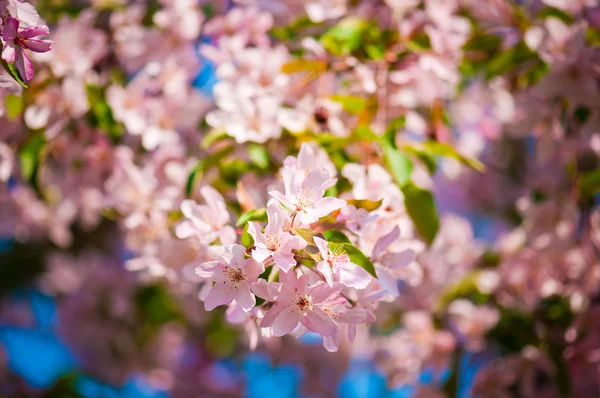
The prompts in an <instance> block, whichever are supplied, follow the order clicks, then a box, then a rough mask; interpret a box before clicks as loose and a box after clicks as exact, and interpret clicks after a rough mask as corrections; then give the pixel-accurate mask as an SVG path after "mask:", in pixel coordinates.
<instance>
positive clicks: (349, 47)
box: [321, 17, 368, 55]
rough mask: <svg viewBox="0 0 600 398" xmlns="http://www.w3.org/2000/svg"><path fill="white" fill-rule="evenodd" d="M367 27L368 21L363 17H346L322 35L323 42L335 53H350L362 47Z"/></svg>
mask: <svg viewBox="0 0 600 398" xmlns="http://www.w3.org/2000/svg"><path fill="white" fill-rule="evenodd" d="M367 27H368V23H367V22H366V21H365V20H363V19H361V18H358V17H347V18H344V19H342V20H341V21H340V22H339V23H338V24H337V25H335V26H333V27H331V28H330V29H329V30H328V31H327V32H325V34H323V36H321V44H322V45H323V47H325V49H326V50H327V51H329V52H330V53H332V54H333V55H350V54H351V53H352V52H353V51H355V50H357V49H358V48H360V46H361V44H362V40H361V39H362V35H363V33H364V31H365V29H366V28H367Z"/></svg>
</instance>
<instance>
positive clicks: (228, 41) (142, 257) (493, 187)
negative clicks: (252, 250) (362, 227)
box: [0, 0, 600, 398]
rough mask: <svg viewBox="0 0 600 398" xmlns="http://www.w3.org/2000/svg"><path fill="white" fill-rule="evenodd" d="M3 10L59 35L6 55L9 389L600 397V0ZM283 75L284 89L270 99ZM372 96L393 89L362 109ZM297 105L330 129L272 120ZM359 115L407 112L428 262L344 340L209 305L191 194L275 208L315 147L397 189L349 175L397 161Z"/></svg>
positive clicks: (3, 203) (124, 2)
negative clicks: (32, 49) (185, 223)
mask: <svg viewBox="0 0 600 398" xmlns="http://www.w3.org/2000/svg"><path fill="white" fill-rule="evenodd" d="M27 4H32V5H33V6H35V10H37V11H35V10H32V8H30V7H29V6H27ZM0 10H2V11H3V12H4V14H3V15H2V17H3V24H4V25H3V26H6V21H7V18H8V15H12V16H13V17H16V16H18V19H19V20H20V21H21V23H22V24H23V26H25V25H27V23H28V21H31V20H33V21H38V23H41V22H43V23H44V24H47V25H48V26H49V29H50V34H49V36H48V37H49V39H51V40H53V48H52V51H50V52H47V53H43V54H41V53H40V54H37V53H36V54H34V53H32V54H31V59H32V61H33V65H34V66H35V77H33V78H32V80H31V81H23V80H24V79H23V76H21V75H20V74H19V73H16V72H15V71H14V69H15V67H14V66H13V68H12V69H11V68H10V67H9V66H8V64H6V62H4V61H3V62H4V63H3V66H4V67H5V69H6V71H3V72H2V73H1V74H0V99H1V100H2V102H1V106H0V397H6V398H13V397H14V398H20V397H24V398H25V397H45V398H77V397H82V398H104V397H119V398H136V397H161V398H162V397H165V398H166V397H172V398H192V397H217V398H218V397H224V398H225V397H251V398H255V397H256V398H270V397H272V398H280V397H281V398H283V397H290V398H292V397H302V398H308V397H311V398H312V397H314V398H316V397H342V398H354V397H356V398H371V397H373V398H387V397H389V398H392V397H394V398H396V397H397V398H401V397H402V398H404V397H406V398H409V397H417V398H440V397H460V398H468V397H482V398H486V397H488V398H512V397H523V398H533V397H536V398H539V397H542V398H544V397H548V398H554V397H581V398H584V397H585V398H593V397H600V333H598V330H600V328H599V327H598V326H599V325H598V319H600V318H598V315H600V314H599V311H600V293H599V291H600V289H599V287H600V256H599V253H600V210H598V203H600V196H599V195H600V194H599V192H600V172H599V171H598V170H600V169H599V166H600V160H599V159H600V156H599V155H600V134H599V133H598V132H599V131H600V127H599V126H600V112H599V110H600V94H599V82H600V64H599V60H600V55H599V48H600V46H599V45H600V33H598V26H599V25H600V7H599V5H598V2H597V1H593V0H589V1H588V0H562V1H561V0H543V1H542V0H535V1H533V0H532V1H526V0H523V1H510V0H482V1H475V0H472V1H468V0H447V1H446V0H425V1H421V0H406V1H402V0H400V1H397V0H386V1H383V0H382V1H379V0H360V1H354V0H348V1H341V0H340V1H337V0H322V1H321V0H307V1H295V0H281V1H279V0H271V1H269V0H256V1H253V0H237V1H227V0H219V1H200V0H198V1H196V0H139V1H134V0H132V1H128V0H89V1H87V0H37V1H33V0H32V1H31V2H23V1H20V0H0ZM15 10H16V11H15ZM38 12H39V15H37V13H38ZM40 21H41V22H40ZM357 21H358V22H357ZM364 21H369V22H368V23H367V22H364ZM23 26H22V27H23ZM8 39H10V38H8ZM8 39H7V38H6V37H4V36H3V41H2V42H3V45H4V46H6V45H7V43H8V42H9V41H10V40H8ZM273 43H280V44H281V43H282V45H281V46H279V45H277V44H273ZM294 57H296V58H294ZM302 57H306V59H304V58H302ZM291 59H296V62H297V60H298V59H300V60H301V62H299V63H294V61H290V60H291ZM307 59H309V60H310V61H312V62H313V63H315V62H316V63H317V64H318V63H319V62H325V63H326V64H327V65H328V67H330V69H331V70H329V71H328V73H322V72H323V71H318V72H315V71H314V70H311V69H310V68H309V69H306V68H308V66H307V65H314V64H311V63H306V62H305V61H306V60H307ZM4 64H6V65H4ZM381 65H385V66H386V67H385V68H382V67H381ZM286 67H287V69H288V71H287V72H282V69H283V70H285V69H286ZM336 68H337V69H336ZM295 69H298V70H300V72H302V73H304V72H308V73H307V75H308V77H309V78H307V77H306V75H301V76H297V72H298V70H295ZM388 69H389V72H390V73H389V75H390V76H389V79H388ZM290 70H291V71H290ZM332 70H333V72H332ZM382 70H383V71H384V73H383V75H384V78H383V82H382V80H380V75H381V73H380V72H381V71H382ZM313 72H314V73H315V74H316V75H319V73H322V75H321V76H320V77H319V78H318V79H315V78H314V76H313V77H312V78H310V76H311V73H313ZM15 74H16V80H17V81H20V83H22V84H23V85H25V86H27V88H24V87H23V86H22V85H19V84H18V83H15ZM336 74H337V75H336ZM340 75H341V76H342V77H340ZM290 76H291V77H290ZM311 79H313V80H314V81H313V80H311ZM25 80H26V79H25ZM247 80H251V81H252V82H251V83H248V81H247ZM232 81H234V82H235V84H234V83H232ZM342 81H343V83H342ZM257 82H258V83H257ZM248 87H251V89H248ZM256 87H259V88H256ZM282 87H285V90H289V92H287V91H285V90H284V88H282ZM252 90H254V91H252ZM311 90H312V91H314V92H319V93H320V92H321V91H324V92H326V95H322V97H323V98H319V99H318V100H313V99H312V97H311V94H310V93H311ZM328 90H329V91H328ZM344 90H346V91H344ZM249 91H251V94H249V97H250V99H249V100H248V102H249V103H250V105H248V104H247V103H243V104H241V105H240V104H238V103H237V102H236V100H237V99H238V97H244V95H246V94H247V93H248V92H249ZM279 91H281V92H284V91H285V93H286V101H287V102H286V101H284V100H281V103H276V104H275V105H273V103H272V102H268V101H266V100H265V97H268V98H267V99H272V98H270V97H269V96H271V95H272V94H273V92H275V93H277V92H279ZM330 91H331V92H330ZM342 91H343V92H344V93H346V92H347V93H350V94H348V95H347V96H341V97H344V98H342V99H340V98H337V99H336V101H337V102H336V101H328V100H329V99H331V98H330V97H333V96H336V95H337V94H338V93H339V92H342ZM257 92H258V93H259V94H257ZM381 92H385V94H378V93H381ZM265 93H267V94H268V95H267V94H265ZM307 93H308V94H307ZM288 94H289V96H288ZM377 95H380V96H383V97H385V98H386V100H387V98H388V97H389V99H390V101H389V102H390V104H389V106H388V107H384V106H380V107H379V108H377V106H374V108H375V110H373V109H371V110H368V109H367V108H369V107H370V108H373V106H372V103H371V102H373V101H375V102H377V101H380V102H382V103H383V101H382V98H376V97H377ZM307 97H309V100H308V101H301V99H306V98H307ZM325 97H326V98H325ZM290 98H291V100H290ZM357 98H358V100H357ZM366 98H368V100H367V99H366ZM373 98H375V99H373ZM263 100H264V101H265V103H264V104H263V106H264V109H262V110H256V109H254V108H253V107H254V105H255V104H260V103H262V102H261V101H263ZM311 101H312V102H311ZM319 101H320V102H319ZM356 101H358V105H357V103H356ZM361 101H362V102H361ZM369 101H371V102H369ZM340 102H341V104H340ZM307 103H308V105H307ZM290 104H292V105H293V106H294V107H297V108H298V109H294V110H295V111H298V114H302V113H304V114H306V115H308V116H307V117H306V119H307V120H309V121H308V122H307V125H310V126H311V128H315V129H316V130H319V129H320V130H319V131H318V134H317V132H315V134H312V135H310V136H309V138H306V139H303V138H302V137H301V134H300V133H297V132H294V131H292V130H293V129H292V127H291V124H290V125H284V126H283V127H281V126H279V127H278V129H277V128H273V126H272V124H274V123H275V122H272V120H270V119H269V120H266V119H268V116H264V115H263V114H262V113H261V112H262V111H264V113H266V114H270V113H269V111H270V110H271V109H272V108H277V109H278V111H280V110H283V111H290V110H291V109H292V107H293V106H292V105H290ZM315 104H318V106H317V105H315ZM369 104H371V105H369ZM256 107H258V105H256ZM280 108H281V109H280ZM355 108H360V111H355ZM363 108H365V109H367V110H368V111H364V112H363ZM307 109H308V110H307ZM215 110H216V111H215ZM245 112H246V113H248V114H251V116H248V119H251V120H250V121H248V120H245V119H244V117H245V116H247V115H246V113H245ZM255 113H256V114H260V117H259V116H256V115H255ZM365 114H366V118H367V119H368V121H367V123H366V124H367V127H366V130H367V132H366V133H365V131H364V130H363V131H362V133H363V134H364V135H366V136H375V137H379V136H382V135H383V134H384V133H386V132H389V131H391V132H392V136H393V137H394V138H392V142H393V146H395V145H396V141H397V142H398V143H399V145H398V147H399V148H401V149H402V151H405V152H403V156H405V157H403V158H402V159H405V158H406V159H409V160H408V162H409V163H410V162H413V163H414V167H413V163H410V164H411V166H410V171H409V172H408V174H409V176H408V177H407V180H408V181H413V182H415V183H416V184H417V185H418V186H420V187H423V191H422V192H425V194H424V198H423V197H420V201H419V205H420V204H423V203H425V205H423V207H425V208H426V209H425V210H424V212H425V213H426V214H425V216H423V217H421V218H425V219H426V220H425V224H427V223H429V224H427V225H425V226H424V227H423V224H420V225H417V227H416V229H417V230H418V231H416V232H415V228H414V227H413V223H415V217H414V214H411V215H410V217H409V216H408V215H407V210H406V209H404V204H403V203H400V201H401V200H403V199H401V200H399V199H398V198H397V197H395V199H396V201H394V200H392V201H391V202H390V203H386V205H389V206H388V207H386V211H388V210H389V212H390V213H393V214H392V217H397V219H398V220H399V221H397V224H398V225H401V230H402V233H403V234H404V233H406V234H407V235H406V236H405V235H402V239H405V240H406V241H410V242H411V243H414V244H415V247H417V248H418V249H416V251H417V253H418V256H417V260H416V261H415V262H413V263H411V264H412V266H414V267H415V268H414V269H413V271H414V272H413V273H412V274H403V275H402V276H399V277H398V282H397V286H396V287H397V290H398V295H399V297H397V298H394V299H393V300H388V301H386V302H382V303H381V305H380V307H379V308H378V309H377V320H376V321H375V322H373V323H372V324H369V325H366V326H365V325H362V326H364V327H361V328H359V330H358V332H357V337H356V340H355V341H354V343H344V342H342V343H341V344H340V348H339V350H338V352H335V353H332V352H327V351H326V350H325V349H324V348H323V341H322V338H321V336H319V335H317V334H314V333H308V334H306V335H304V336H302V337H301V338H298V339H296V338H293V337H290V336H285V337H284V338H281V339H265V340H264V341H262V340H261V342H260V343H259V344H258V346H257V348H256V349H254V350H253V349H250V347H251V346H252V341H251V340H252V338H253V337H252V336H255V335H256V334H257V333H258V332H257V331H256V327H254V326H253V324H249V323H248V322H244V321H243V320H240V319H236V318H235V316H233V315H232V314H231V313H226V308H224V307H219V308H217V309H216V310H214V311H211V312H207V311H205V310H204V305H203V303H202V302H201V301H200V300H199V298H198V296H199V290H200V288H199V281H198V279H194V275H193V274H194V272H193V267H192V268H190V267H189V266H188V265H189V264H188V263H190V260H191V259H193V258H194V257H195V256H206V253H205V252H204V251H203V250H205V249H206V247H204V246H203V247H202V248H200V249H198V248H190V246H191V245H187V244H185V243H182V242H184V241H182V240H176V239H174V238H173V234H172V233H171V230H172V228H173V226H174V225H175V224H176V222H178V221H179V220H180V219H181V218H182V214H181V211H180V204H181V201H182V200H183V199H184V198H191V199H194V200H197V201H198V202H202V201H203V199H201V197H200V195H199V193H198V192H199V187H200V185H201V184H210V185H213V186H215V187H216V188H217V189H218V190H219V191H221V192H222V193H223V194H224V196H225V198H226V200H227V201H228V203H229V204H230V205H231V206H230V207H231V208H230V209H229V210H231V213H232V214H236V215H240V214H244V213H245V212H246V211H247V210H249V209H250V210H255V209H256V208H261V207H262V206H263V205H265V204H266V200H267V199H266V196H267V195H266V192H267V187H272V185H273V184H275V183H276V182H274V180H275V177H276V176H278V170H279V169H280V167H281V166H282V165H283V163H284V161H285V157H286V155H294V156H295V155H296V154H297V152H298V151H297V149H298V148H299V146H300V145H299V143H300V142H301V141H302V142H304V141H311V140H312V141H314V142H317V143H318V144H319V145H320V146H321V147H322V148H323V150H322V152H323V154H324V155H323V156H324V158H326V163H327V164H331V165H332V167H333V168H334V169H335V168H337V169H339V184H338V185H337V186H336V189H339V191H340V192H339V193H340V195H346V196H345V198H346V199H351V200H359V201H366V202H368V201H369V200H371V201H374V202H377V201H379V200H380V199H381V200H386V199H387V198H388V197H387V196H386V195H387V194H388V193H389V191H390V190H393V189H396V190H398V187H397V186H396V184H395V182H394V180H396V181H397V179H398V177H397V173H394V171H395V170H394V171H392V174H394V176H393V178H392V176H391V175H390V174H388V173H387V172H385V171H384V174H385V178H383V177H382V178H379V179H378V178H372V179H371V180H370V181H367V182H365V181H362V180H360V181H359V177H356V176H355V175H354V176H353V175H351V173H345V172H342V171H341V170H343V169H344V167H345V166H346V165H348V164H350V163H352V162H354V163H359V164H360V165H361V166H365V167H367V166H369V165H372V164H373V163H375V164H377V162H380V163H381V164H383V163H384V162H383V161H382V158H383V156H382V154H381V150H377V149H373V147H374V146H375V145H374V144H373V142H367V143H365V142H363V141H360V140H363V139H364V136H363V137H362V138H360V139H357V140H354V141H353V140H352V139H350V141H344V140H339V141H336V140H337V139H341V138H342V139H345V138H347V137H348V136H350V137H354V136H353V135H352V134H354V133H355V132H356V131H355V132H353V133H350V132H349V131H346V130H347V128H346V127H345V126H349V125H351V124H352V123H354V124H357V123H358V124H360V123H362V121H361V120H362V119H363V117H364V116H365ZM240 115H242V116H240ZM306 115H305V116H306ZM254 116H256V117H254ZM295 117H296V119H294V118H292V119H294V121H297V120H300V119H301V117H300V116H298V115H295ZM238 119H244V120H241V121H240V120H238ZM400 119H401V121H402V124H401V125H400V124H398V127H395V126H396V123H398V120H400ZM257 120H258V121H257ZM277 120H279V119H277ZM227 123H231V125H227ZM236 123H238V124H240V125H243V128H240V127H239V125H238V124H236ZM244 123H246V124H244ZM257 123H258V124H260V123H263V124H264V125H267V127H264V128H262V127H261V126H258V127H257V125H256V124H257ZM336 123H337V124H336ZM223 124H225V125H227V126H228V127H230V130H229V131H227V133H228V134H229V135H231V136H233V138H232V137H229V136H227V134H225V132H224V131H222V130H219V128H222V127H223V126H222V125H223ZM282 124H283V122H282ZM215 126H216V127H215ZM315 126H317V127H315ZM390 126H394V128H391V127H390ZM305 127H306V126H303V127H302V129H304V130H306V129H308V128H307V127H306V128H305ZM362 127H365V126H364V125H363V126H362ZM253 129H254V130H253ZM336 129H337V130H336ZM240 130H242V133H239V131H240ZM255 130H256V131H255ZM273 130H276V133H273ZM329 130H331V131H329ZM231 131H238V133H239V134H238V135H235V134H233V133H232V132H231ZM248 131H251V133H252V134H254V136H251V137H250V138H248V137H246V136H244V134H245V133H247V132H248ZM357 131H358V129H357ZM329 132H331V134H328V133H329ZM326 133H327V134H326ZM396 133H397V134H396ZM248 134H250V133H248ZM273 134H274V135H273ZM278 134H279V135H278ZM307 134H308V133H307ZM396 135H397V137H396ZM396 138H398V139H396ZM431 142H433V143H438V144H440V145H438V146H435V145H433V146H429V147H428V146H426V145H422V146H418V144H423V143H431ZM413 144H414V145H413ZM440 148H441V149H440ZM395 150H396V149H395ZM330 159H331V161H330ZM337 172H338V171H336V173H337ZM411 172H412V174H410V173H411ZM369 173H371V171H369ZM366 175H367V172H366V171H364V167H363V175H362V176H363V177H364V179H367V178H366V177H365V176H366ZM379 176H381V175H379ZM361 184H363V185H361ZM392 186H393V187H394V188H393V189H392V188H390V187H392ZM357 187H362V189H363V191H364V192H359V191H360V188H357ZM394 192H395V191H394ZM429 193H431V197H429V196H428V194H429ZM361 195H362V196H361ZM400 196H401V198H404V196H402V194H400ZM392 197H393V196H392ZM429 199H431V202H432V203H430V201H429ZM433 202H435V205H434V204H433ZM427 203H430V205H429V206H428V205H427ZM379 205H381V202H379ZM379 205H378V206H379ZM398 208H401V209H400V210H398ZM140 209H141V210H140ZM419 209H420V208H419ZM371 210H373V209H371ZM394 211H397V212H398V213H394ZM428 211H431V212H432V213H435V214H433V216H431V214H429V213H427V212H428ZM417 213H419V212H418V211H417ZM419 214H421V213H419ZM263 216H264V214H263ZM430 216H431V217H430ZM417 218H418V217H417ZM394 220H396V219H394ZM232 224H233V223H232ZM432 225H434V227H432ZM421 227H423V228H421ZM432 229H433V232H431V233H429V232H428V231H431V230H432ZM406 231H407V232H406ZM236 232H238V235H240V234H241V235H244V234H245V235H248V234H247V230H243V231H240V230H239V228H238V230H237V231H236ZM409 235H410V236H409ZM241 239H243V236H242V238H241ZM425 241H427V242H426V243H427V244H425V243H424V242H425ZM247 246H249V244H248V245H247Z"/></svg>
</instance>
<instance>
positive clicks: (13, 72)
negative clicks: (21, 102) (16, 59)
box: [0, 42, 28, 88]
mask: <svg viewBox="0 0 600 398" xmlns="http://www.w3.org/2000/svg"><path fill="white" fill-rule="evenodd" d="M0 52H2V43H1V42H0ZM0 63H1V64H2V67H3V68H4V70H5V71H6V72H7V73H8V74H9V75H10V77H12V78H13V79H15V81H16V82H17V83H19V84H20V85H21V86H22V87H23V88H28V86H27V83H26V82H25V80H24V79H23V78H22V77H21V74H20V73H19V71H18V70H17V67H16V66H15V64H9V63H8V62H6V61H5V60H3V59H2V58H0Z"/></svg>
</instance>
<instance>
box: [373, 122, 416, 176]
mask: <svg viewBox="0 0 600 398" xmlns="http://www.w3.org/2000/svg"><path fill="white" fill-rule="evenodd" d="M404 122H405V119H404V118H399V119H396V120H394V121H392V122H391V123H390V125H389V126H388V129H387V131H386V132H385V134H384V136H383V137H381V140H380V143H381V147H382V148H383V157H384V158H385V162H386V164H387V165H388V168H389V169H390V171H391V173H392V176H393V177H394V180H395V181H396V183H397V184H398V185H399V186H403V185H404V184H406V183H407V182H408V181H409V180H410V175H411V174H412V169H413V165H412V162H411V160H410V158H409V157H408V156H406V155H405V154H403V153H400V152H399V151H398V149H397V147H396V132H397V131H398V130H399V129H400V128H402V127H403V126H404Z"/></svg>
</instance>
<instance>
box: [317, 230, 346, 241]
mask: <svg viewBox="0 0 600 398" xmlns="http://www.w3.org/2000/svg"><path fill="white" fill-rule="evenodd" d="M323 236H325V239H326V240H327V241H328V242H335V243H351V242H350V239H348V237H347V236H346V234H344V233H343V232H340V231H338V230H336V229H330V230H327V231H325V232H324V233H323Z"/></svg>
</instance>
